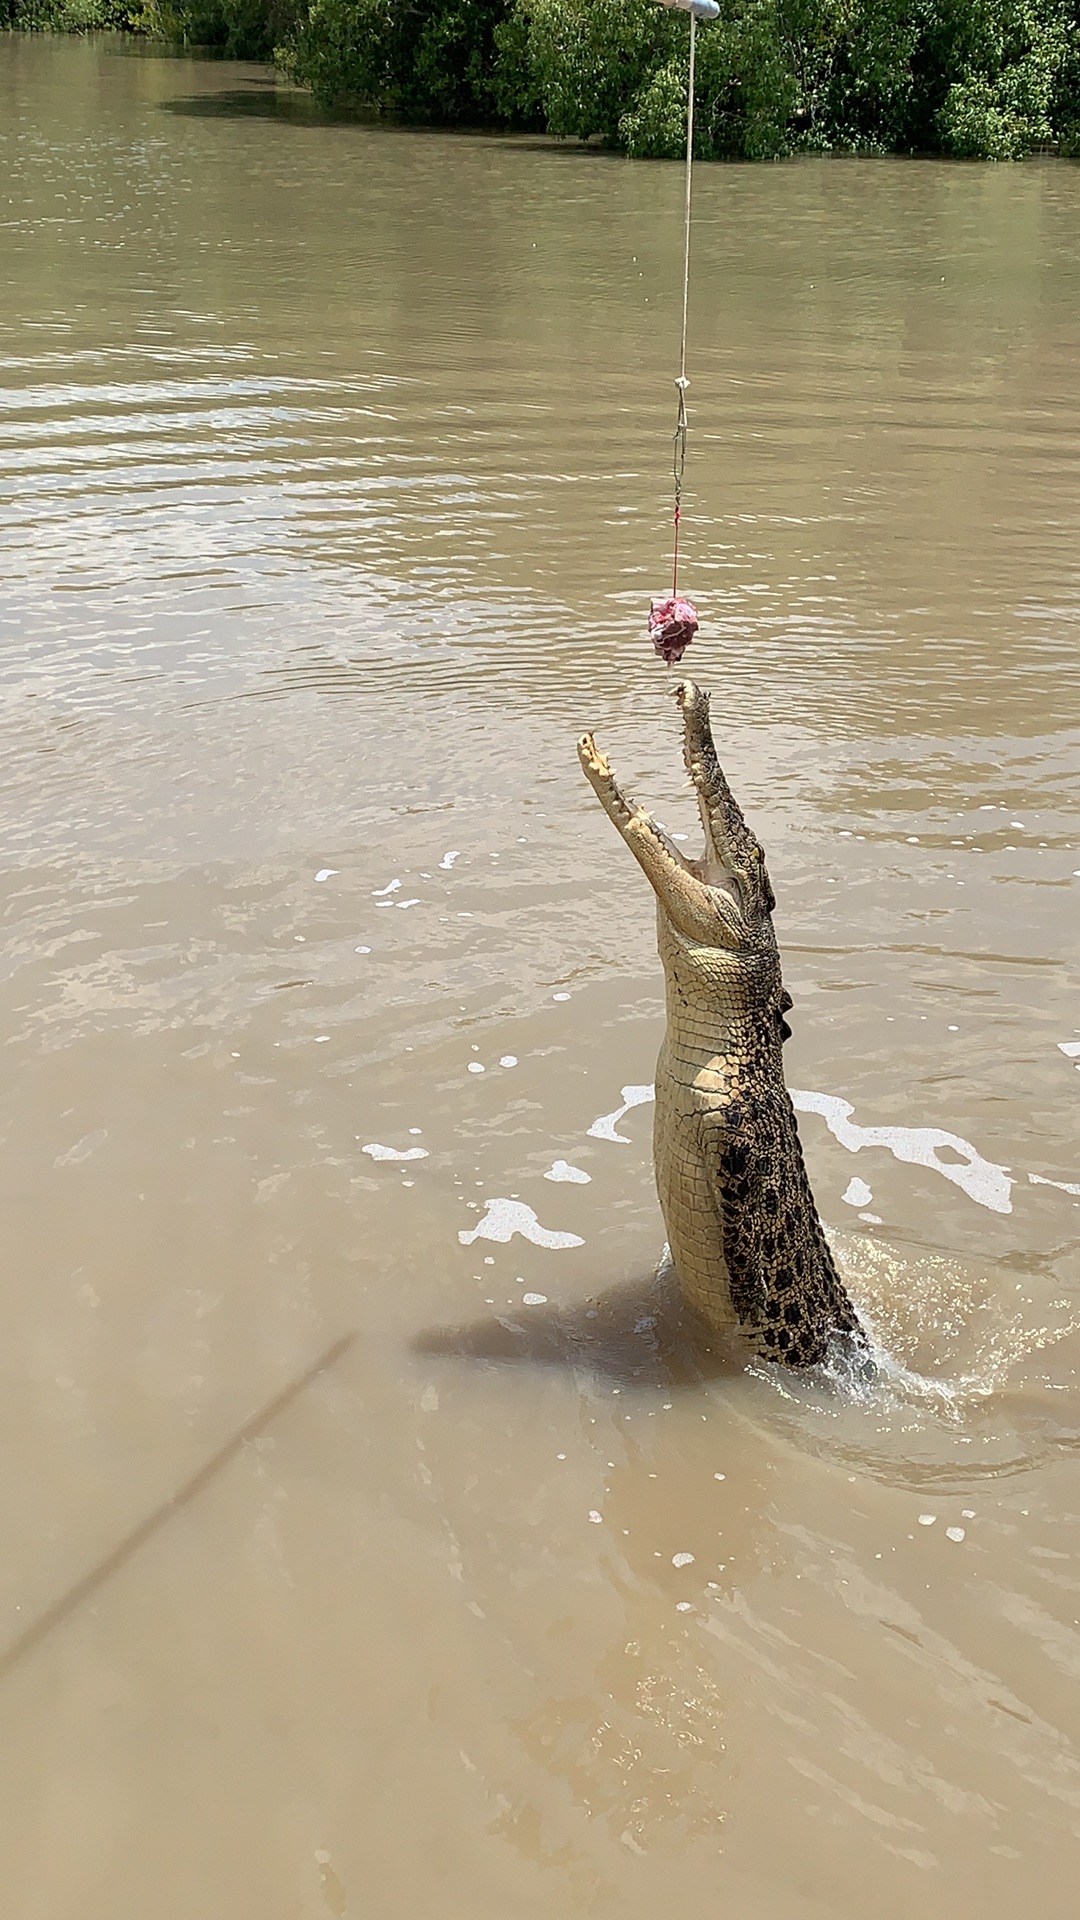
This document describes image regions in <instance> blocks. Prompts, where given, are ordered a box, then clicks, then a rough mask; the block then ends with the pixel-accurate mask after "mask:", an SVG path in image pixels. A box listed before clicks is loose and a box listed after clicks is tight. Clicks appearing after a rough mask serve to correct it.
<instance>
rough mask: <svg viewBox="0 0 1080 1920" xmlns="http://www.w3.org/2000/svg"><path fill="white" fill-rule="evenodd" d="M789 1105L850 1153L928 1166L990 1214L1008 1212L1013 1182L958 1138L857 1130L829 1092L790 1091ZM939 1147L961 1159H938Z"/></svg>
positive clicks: (933, 1131) (906, 1130)
mask: <svg viewBox="0 0 1080 1920" xmlns="http://www.w3.org/2000/svg"><path fill="white" fill-rule="evenodd" d="M791 1099H792V1103H793V1105H794V1106H795V1108H796V1111H797V1112H799V1113H819V1114H820V1115H821V1117H822V1119H823V1120H824V1122H825V1125H826V1126H827V1127H828V1129H829V1132H830V1133H831V1134H832V1136H833V1138H834V1140H838V1141H839V1142H840V1145H841V1146H842V1147H846V1148H847V1150H848V1152H849V1153H858V1152H859V1151H860V1149H861V1148H862V1147H886V1148H887V1149H888V1151H889V1152H890V1153H891V1154H892V1155H893V1157H894V1159H897V1160H904V1161H907V1162H908V1164H909V1165H911V1166H917V1167H929V1168H930V1169H931V1171H932V1172H934V1173H940V1174H943V1175H944V1177H945V1179H946V1180H951V1181H952V1183H953V1185H954V1186H956V1187H959V1188H960V1189H961V1191H962V1192H964V1193H966V1194H967V1196H968V1198H969V1200H974V1201H976V1202H977V1204H978V1205H979V1206H980V1207H988V1208H989V1209H990V1211H991V1213H1011V1212H1012V1200H1011V1199H1010V1197H1009V1196H1010V1193H1011V1190H1012V1186H1013V1182H1012V1180H1011V1179H1010V1177H1009V1175H1008V1173H1007V1172H1006V1170H1005V1168H1004V1167H1000V1166H998V1165H997V1163H996V1162H995V1161H993V1160H984V1159H983V1157H982V1155H981V1153H979V1152H978V1150H977V1148H975V1147H973V1146H972V1145H971V1143H970V1141H968V1140H961V1138H960V1136H959V1134H955V1133H945V1132H943V1130H942V1129H941V1128H940V1127H859V1126H856V1125H855V1124H854V1122H853V1121H852V1120H851V1117H850V1116H851V1115H852V1114H853V1113H854V1111H855V1109H854V1107H853V1106H852V1104H851V1102H850V1101H849V1100H841V1099H839V1098H838V1097H837V1095H836V1094H832V1093H809V1092H806V1091H804V1090H801V1089H799V1088H796V1087H793V1088H792V1089H791ZM939 1147H949V1148H950V1149H951V1150H952V1152H953V1153H957V1154H961V1155H963V1158H962V1160H960V1161H959V1162H956V1161H949V1160H939V1159H938V1149H939Z"/></svg>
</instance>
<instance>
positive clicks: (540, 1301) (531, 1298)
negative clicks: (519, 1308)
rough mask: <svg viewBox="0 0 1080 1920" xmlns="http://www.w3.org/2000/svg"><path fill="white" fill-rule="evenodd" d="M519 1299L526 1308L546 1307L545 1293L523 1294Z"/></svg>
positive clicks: (546, 1298)
mask: <svg viewBox="0 0 1080 1920" xmlns="http://www.w3.org/2000/svg"><path fill="white" fill-rule="evenodd" d="M521 1298H522V1301H523V1303H524V1305H525V1306H527V1307H546V1306H547V1303H548V1297H547V1294H546V1293H523V1294H522V1296H521Z"/></svg>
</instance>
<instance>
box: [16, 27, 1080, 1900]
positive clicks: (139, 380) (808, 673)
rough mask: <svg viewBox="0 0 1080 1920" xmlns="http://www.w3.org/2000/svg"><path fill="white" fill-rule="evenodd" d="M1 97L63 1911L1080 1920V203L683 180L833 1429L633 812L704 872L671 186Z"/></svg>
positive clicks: (25, 1109)
mask: <svg viewBox="0 0 1080 1920" xmlns="http://www.w3.org/2000/svg"><path fill="white" fill-rule="evenodd" d="M0 94H2V106H0V179H2V182H3V186H2V205H0V284H2V304H0V359H2V366H3V393H2V400H0V435H2V463H3V473H4V482H5V487H4V496H5V502H6V505H5V525H6V538H5V549H4V562H3V584H2V588H0V620H2V635H3V648H2V654H0V669H2V673H3V697H4V715H5V727H4V746H3V760H2V767H3V783H4V801H5V804H4V808H3V816H2V832H3V855H4V857H3V891H4V896H5V899H4V910H5V927H6V939H5V943H4V956H5V958H4V974H3V1001H2V1032H3V1040H4V1061H5V1073H4V1083H3V1095H2V1101H3V1109H2V1111H3V1129H2V1137H3V1156H2V1161H0V1177H2V1182H3V1214H2V1218H3V1242H4V1250H5V1253H4V1283H3V1288H2V1293H0V1325H2V1337H0V1355H2V1391H0V1450H2V1451H0V1459H2V1468H3V1470H2V1473H0V1516H2V1518H0V1538H2V1540H3V1553H2V1556H0V1563H2V1564H0V1624H2V1630H3V1636H4V1639H3V1646H2V1648H0V1724H2V1726H3V1731H4V1739H3V1743H2V1751H3V1759H2V1762H0V1769H2V1780H3V1792H2V1795H0V1883H2V1885H3V1888H4V1895H3V1907H4V1911H5V1913H6V1914H8V1915H11V1916H12V1920H76V1916H77V1917H78V1920H145V1916H147V1915H150V1914H152V1915H154V1916H155V1920H196V1916H197V1920H293V1917H294V1916H303V1920H322V1917H323V1916H325V1915H326V1914H330V1915H335V1916H343V1915H348V1916H364V1917H365V1920H412V1917H413V1916H414V1915H416V1914H418V1913H428V1914H431V1915H434V1916H437V1917H438V1920H507V1916H510V1915H513V1916H514V1920H576V1917H577V1916H590V1917H591V1916H607V1915H616V1914H617V1915H619V1916H620V1920H652V1917H653V1916H655V1915H657V1914H660V1913H665V1912H673V1913H678V1914H680V1915H683V1916H685V1917H686V1920H706V1916H708V1917H709V1920H711V1917H712V1916H714V1915H716V1914H718V1913H719V1914H723V1915H725V1916H726V1915H731V1916H733V1920H751V1916H752V1917H753V1920H819V1917H821V1920H823V1917H824V1916H826V1915H828V1916H852V1920H854V1917H855V1916H862V1915H864V1914H866V1913H873V1914H875V1915H877V1916H880V1920H906V1916H909V1915H913V1914H915V1913H919V1914H920V1915H925V1914H930V1915H933V1916H938V1915H941V1916H945V1915H948V1916H950V1920H952V1917H953V1916H955V1917H956V1920H966V1917H967V1916H973V1917H974V1916H979V1920H983V1917H984V1916H985V1915H986V1914H987V1913H1014V1912H1020V1911H1036V1912H1038V1913H1040V1914H1041V1915H1043V1916H1045V1917H1046V1920H1054V1917H1055V1916H1064V1915H1066V1914H1072V1913H1073V1912H1074V1911H1075V1900H1076V1894H1075V1884H1076V1860H1077V1835H1078V1828H1080V1614H1074V1612H1073V1609H1074V1607H1078V1606H1080V1588H1078V1573H1077V1564H1076V1552H1077V1546H1078V1534H1080V1518H1078V1516H1080V1457H1078V1448H1080V1383H1078V1380H1077V1362H1078V1358H1080V1331H1078V1329H1080V1259H1078V1243H1080V1144H1078V1137H1077V1134H1078V1129H1077V1112H1078V1100H1080V1077H1078V1069H1080V1006H1078V1001H1077V994H1076V985H1077V976H1076V959H1077V932H1078V926H1080V917H1078V907H1080V873H1078V869H1080V802H1078V791H1077V774H1078V771H1080V732H1078V723H1080V667H1078V658H1080V573H1078V562H1077V555H1078V553H1080V379H1078V374H1077V368H1078V366H1080V253H1078V250H1077V245H1076V236H1077V231H1078V222H1080V168H1077V167H1076V166H1070V165H1067V164H1063V163H1057V162H1054V161H1052V160H1044V161H1038V162H1033V163H1031V164H1029V165H1026V166H1023V167H1012V168H1010V167H1000V168H994V167H959V166H955V167H950V166H944V165H938V164H932V163H922V162H920V163H900V162H889V161H881V162H871V161H859V162H844V163H836V162H834V163H827V162H817V161H806V162H802V163H799V164H794V165H790V166H783V167H775V168H768V167H761V168H721V167H716V168H711V169H702V170H701V173H700V177H699V182H698V189H697V215H698V217H697V226H696V233H695V260H694V284H693V302H692V348H691V372H692V376H693V386H692V388H691V399H692V401H693V416H692V429H693V438H692V443H691V473H690V481H691V487H690V499H689V503H688V504H689V508H690V518H689V520H688V525H687V536H688V537H687V566H686V576H685V577H686V585H687V587H688V588H689V589H690V590H691V591H692V592H693V593H694V594H695V596H696V598H697V599H698V601H699V603H700V606H701V610H702V615H703V628H702V634H701V637H700V639H699V640H698V642H697V643H696V645H695V648H694V652H693V656H692V661H691V662H688V663H687V664H688V665H689V664H692V665H693V667H694V669H695V671H696V674H697V677H698V678H699V679H701V680H702V681H703V682H704V683H706V684H708V685H710V686H711V687H712V688H713V689H714V692H715V699H716V712H717V720H718V728H717V731H718V735H719V738H720V741H721V744H722V751H723V756H724V759H725V761H726V764H727V766H728V769H729V771H730V774H731V778H732V781H733V783H734V785H735V787H736V790H737V792H738V793H739V794H740V796H741V797H742V799H743V800H744V803H745V805H746V807H747V810H748V812H749V813H750V815H751V817H752V819H753V821H754V823H755V825H756V826H757V828H758V830H759V832H760V834H761V837H762V839H763V841H764V842H765V844H766V847H767V849H768V852H769V856H770V861H771V866H772V871H773V875H774V879H775V882H776V886H777V892H778V895H779V900H780V906H779V912H778V916H777V922H778V930H779V934H780V938H781V941H782V944H783V948H784V952H785V966H786V975H787V979H788V982H789V984H790V987H791V989H792V992H793V994H794V997H795V1012H794V1016H793V1024H794V1037H793V1039H792V1040H791V1042H790V1043H789V1046H788V1049H787V1057H788V1071H789V1078H790V1081H791V1084H792V1086H793V1087H794V1088H796V1089H797V1090H798V1096H797V1097H798V1101H799V1104H800V1105H801V1107H802V1109H803V1115H802V1120H801V1125H802V1130H803V1136H804V1140H805V1145H806V1152H807V1156H808V1160H809V1164H810V1169H811V1175H812V1179H813V1182H814V1185H815V1189H816V1193H817V1196H818V1200H819V1204H820V1206H821V1210H822V1213H823V1216H824V1218H825V1219H826V1221H827V1223H828V1225H829V1227H830V1230H831V1231H832V1232H833V1233H834V1235H835V1237H836V1242H837V1245H838V1247H839V1249H840V1252H841V1254H842V1256H843V1260H844V1264H845V1269H846V1271H847V1273H848V1275H849V1278H850V1281H851V1285H852V1288H853V1290H854V1292H855V1294H856V1296H857V1298H858V1299H859V1300H860V1302H861V1304H862V1306H863V1309H864V1311H865V1312H867V1313H868V1314H869V1315H870V1317H871V1319H872V1322H873V1325H874V1327H875V1329H876V1333H877V1337H878V1339H879V1341H880V1347H881V1353H882V1356H883V1365H884V1377H883V1379H882V1381H881V1383H880V1384H879V1385H878V1386H877V1387H876V1388H875V1389H874V1390H873V1391H867V1392H866V1393H865V1394H864V1395H863V1397H862V1398H861V1399H851V1398H850V1397H845V1396H844V1395H843V1394H841V1393H839V1392H838V1391H836V1390H835V1389H830V1388H829V1386H828V1384H827V1383H823V1382H821V1381H802V1382H797V1381H791V1380H786V1381H785V1380H783V1379H780V1378H777V1377H776V1376H775V1375H771V1374H770V1373H769V1371H768V1370H766V1369H762V1370H758V1371H748V1372H734V1373H731V1374H728V1375H726V1376H723V1375H713V1376H710V1375H708V1374H707V1373H705V1374H703V1373H702V1370H701V1369H700V1368H699V1367H697V1366H696V1364H695V1362H694V1359H693V1356H692V1354H690V1353H688V1351H687V1349H686V1347H685V1344H684V1343H683V1342H682V1341H681V1337H680V1334H679V1331H678V1328H677V1326H676V1325H675V1324H674V1323H673V1322H672V1319H671V1316H670V1312H669V1307H668V1304H667V1301H666V1298H665V1295H664V1292H663V1289H662V1288H660V1289H659V1290H658V1289H657V1288H656V1286H655V1285H654V1283H653V1279H652V1275H653V1270H654V1267H655V1263H656V1258H657V1255H658V1252H659V1248H660V1244H661V1240H662V1232H661V1227H660V1221H659V1216H658V1212H657V1207H656V1203H655V1199H654V1196H653V1191H652V1183H651V1168H650V1152H649V1129H650V1120H651V1115H650V1108H649V1105H648V1102H647V1100H646V1099H644V1098H643V1097H641V1096H642V1095H643V1094H644V1093H646V1092H647V1090H648V1086H649V1082H650V1078H651V1073H652V1066H653V1061H654V1058H655V1052H656V1047H657V1044H658V1036H659V1025H660V1019H661V1009H660V997H659V975H658V969H657V963H656V960H655V957H654V951H653V935H652V923H651V909H650V904H649V900H648V897H647V889H646V888H645V885H644V882H643V881H642V879H641V877H640V875H639V874H638V873H637V871H636V869H635V868H634V867H633V863H632V862H631V861H630V859H629V857H628V856H627V855H626V853H625V850H624V849H622V848H621V847H620V845H619V844H618V842H617V841H616V838H615V836H614V834H613V833H612V830H611V828H610V826H609V824H608V823H607V822H606V820H605V819H604V818H603V817H602V815H601V813H600V810H599V808H598V807H597V806H596V804H595V802H594V800H593V799H592V796H591V794H590V793H589V791H588V790H587V788H586V786H585V783H584V781H583V780H582V778H581V776H580V772H579V770H578V768H577V764H576V759H575V755H574V738H575V735H576V734H577V733H578V732H579V731H581V730H582V728H583V727H585V726H596V728H597V730H598V733H599V735H600V737H601V740H602V741H603V743H604V744H605V745H606V746H607V747H608V748H609V749H610V750H611V752H612V754H613V757H614V758H615V760H616V764H617V765H618V766H619V767H620V769H621V770H622V771H623V772H624V773H625V775H626V776H627V779H628V780H629V782H630V784H631V786H632V787H633V789H634V790H636V791H637V792H638V793H640V795H641V796H642V797H647V798H649V799H650V800H651V801H653V802H654V803H656V805H657V807H658V809H659V810H660V811H661V813H662V814H663V816H664V817H665V818H666V819H667V821H668V824H669V826H671V827H672V828H673V829H674V830H675V831H679V832H686V833H692V832H693V824H694V823H693V816H692V810H691V806H690V802H689V799H688V796H687V795H686V793H685V791H684V788H683V785H682V776H681V768H680V764H679V756H678V731H677V725H676V716H675V713H674V710H673V708H672V706H671V703H670V701H669V700H668V699H667V697H666V692H667V686H668V676H667V675H665V672H664V670H663V669H662V668H661V667H659V666H657V665H656V664H654V662H653V661H652V659H651V657H650V655H649V650H648V646H647V642H646V641H645V640H644V639H643V634H642V628H643V611H644V609H645V607H646V605H647V601H648V597H649V594H650V593H651V592H653V591H656V590H657V589H658V588H660V587H662V586H663V584H664V580H665V575H666V566H667V560H666V554H667V538H668V533H667V512H668V496H667V464H668V455H669V434H670V429H671V426H672V411H673V389H672V387H671V384H670V382H671V376H672V373H673V371H674V369H673V357H674V336H675V329H676V296H675V288H676V286H677V281H678V269H679V229H678V210H679V203H680V194H681V179H680V176H679V171H678V169H677V168H672V167H665V166H650V165H631V164H627V163H625V162H621V161H618V160H611V159H606V158H604V157H602V156H597V155H594V154H590V153H587V152H582V151H579V150H572V149H566V150H560V149H558V148H555V147H551V146H549V145H546V144H545V143H543V142H531V141H528V140H518V141H513V140H507V139H502V138H491V137H486V138H485V137H479V136H476V137H474V136H469V135H461V136H458V137H447V136H444V135H442V134H437V133H413V132H407V131H395V130H392V129H380V128H377V127H364V126H358V125H355V124H348V123H339V124H319V122H318V121H317V119H316V118H315V117H313V116H312V114H311V113H310V111H309V110H308V108H307V107H306V105H305V103H304V102H303V101H301V100H298V99H297V98H296V97H295V96H292V95H290V94H288V93H287V92H285V91H275V89H274V86H273V82H272V79H271V78H270V77H269V76H268V75H267V74H265V73H263V72H261V71H260V70H258V69H253V68H246V67H235V66H228V65H215V64H208V63H202V62H197V61H195V60H192V59H188V58H173V59H170V58H166V57H164V56H162V55H161V54H159V53H153V52H147V51H146V50H141V51H140V50H138V49H130V50H125V48H124V47H123V45H122V43H119V42H109V41H101V42H82V43H80V42H64V41H47V40H30V39H24V40H12V39H10V38H4V39H2V40H0ZM673 677H674V676H672V678H673ZM627 1090H628V1091H627ZM635 1102H636V1104H635ZM621 1107H625V1108H626V1111H625V1113H624V1115H623V1117H622V1118H621V1119H612V1118H610V1116H612V1115H614V1114H616V1113H617V1111H618V1109H620V1108H621ZM597 1123H599V1125H598V1124H597ZM375 1149H380V1150H388V1151H389V1152H390V1153H391V1154H392V1155H396V1156H397V1157H396V1158H395V1157H380V1155H379V1154H377V1153H376V1152H375V1151H374V1150H375ZM407 1155H411V1156H413V1157H411V1158H403V1157H402V1156H407ZM568 1170H571V1171H572V1177H570V1172H568ZM557 1175H561V1176H562V1177H556V1176H557ZM515 1208H516V1209H518V1211H516V1212H515V1211H513V1209H515ZM522 1209H525V1210H526V1211H521V1210H522ZM515 1225H516V1226H517V1227H519V1228H520V1227H521V1226H524V1227H525V1228H526V1229H527V1234H526V1235H525V1236H523V1235H522V1233H521V1232H520V1231H519V1232H516V1233H515V1234H514V1236H513V1237H512V1238H510V1239H498V1238H490V1237H488V1236H489V1235H490V1234H491V1233H492V1232H496V1233H497V1232H499V1231H503V1232H506V1231H507V1230H508V1229H509V1228H510V1227H513V1226H515ZM528 1234H531V1235H532V1236H533V1237H532V1238H529V1237H527V1236H528ZM553 1236H554V1239H553Z"/></svg>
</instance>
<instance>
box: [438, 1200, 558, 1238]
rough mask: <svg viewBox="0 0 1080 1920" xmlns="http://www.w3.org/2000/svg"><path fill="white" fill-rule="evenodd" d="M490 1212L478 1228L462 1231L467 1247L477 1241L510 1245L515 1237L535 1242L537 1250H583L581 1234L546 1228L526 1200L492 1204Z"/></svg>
mask: <svg viewBox="0 0 1080 1920" xmlns="http://www.w3.org/2000/svg"><path fill="white" fill-rule="evenodd" d="M485 1205H486V1208H487V1211H486V1213H485V1214H484V1216H483V1218H482V1219H480V1220H478V1221H477V1223H476V1225H475V1227H472V1228H471V1229H470V1228H467V1227H466V1228H462V1229H461V1230H459V1232H458V1239H459V1240H460V1241H461V1244H462V1246H463V1247H471V1246H472V1243H473V1241H474V1240H497V1241H500V1242H501V1243H502V1245H503V1246H505V1245H506V1243H507V1241H508V1240H512V1239H513V1237H514V1235H515V1233H520V1235H521V1237H522V1239H523V1240H531V1241H532V1243H533V1246H534V1247H554V1248H558V1247H583V1246H584V1245H585V1242H584V1240H583V1239H582V1238H581V1236H580V1234H577V1233H557V1232H555V1231H553V1230H552V1229H551V1228H550V1227H542V1226H541V1225H540V1222H539V1220H538V1219H537V1217H536V1215H535V1213H534V1212H533V1210H532V1208H531V1207H527V1206H526V1205H525V1203H524V1201H522V1200H501V1199H500V1200H488V1201H486V1202H485Z"/></svg>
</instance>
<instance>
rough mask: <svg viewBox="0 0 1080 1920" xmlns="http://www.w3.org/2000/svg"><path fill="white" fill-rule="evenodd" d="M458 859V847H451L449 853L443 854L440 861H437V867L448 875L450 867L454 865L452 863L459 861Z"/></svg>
mask: <svg viewBox="0 0 1080 1920" xmlns="http://www.w3.org/2000/svg"><path fill="white" fill-rule="evenodd" d="M460 859H461V849H460V848H459V847H451V849H450V852H449V853H444V854H443V857H442V859H441V860H440V861H439V865H440V867H441V868H442V870H443V872H444V873H449V872H450V869H451V867H452V866H453V864H454V861H455V860H460Z"/></svg>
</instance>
